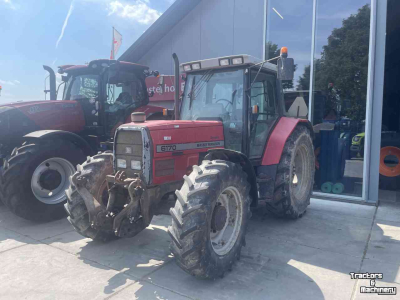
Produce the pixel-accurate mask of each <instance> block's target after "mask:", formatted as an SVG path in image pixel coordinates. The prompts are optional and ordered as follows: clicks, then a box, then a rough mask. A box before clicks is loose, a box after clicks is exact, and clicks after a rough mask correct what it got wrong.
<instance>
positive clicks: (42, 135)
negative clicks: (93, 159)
mask: <svg viewBox="0 0 400 300" xmlns="http://www.w3.org/2000/svg"><path fill="white" fill-rule="evenodd" d="M24 138H26V139H54V138H59V139H64V140H67V141H70V142H72V143H75V144H77V145H78V146H79V147H80V148H81V149H82V151H83V152H84V153H85V155H87V156H92V155H94V154H95V149H92V147H90V145H89V143H88V142H87V141H85V140H84V139H83V138H82V137H81V136H79V135H77V134H75V133H72V132H69V131H63V130H38V131H34V132H31V133H29V134H27V135H25V136H24Z"/></svg>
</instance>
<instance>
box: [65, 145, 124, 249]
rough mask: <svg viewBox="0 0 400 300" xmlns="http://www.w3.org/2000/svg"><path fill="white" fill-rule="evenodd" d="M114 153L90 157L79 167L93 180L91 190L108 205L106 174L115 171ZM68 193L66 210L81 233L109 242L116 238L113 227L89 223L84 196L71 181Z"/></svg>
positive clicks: (93, 238)
mask: <svg viewBox="0 0 400 300" xmlns="http://www.w3.org/2000/svg"><path fill="white" fill-rule="evenodd" d="M112 161H113V154H112V153H108V152H105V153H101V154H97V155H95V156H93V157H90V158H88V159H87V161H85V162H84V163H83V164H82V166H81V167H80V168H79V169H80V171H78V172H80V173H81V174H83V175H84V176H85V178H86V179H87V181H88V182H91V185H90V189H89V192H90V193H91V194H92V195H93V196H94V197H95V198H96V199H97V200H99V201H101V202H102V203H103V204H104V205H107V202H106V201H107V200H108V191H107V183H106V176H107V175H110V174H112V173H113V164H112ZM66 193H67V203H66V204H65V210H66V212H67V214H68V221H69V222H70V223H71V225H72V226H73V227H74V229H75V231H76V232H77V233H79V234H80V235H82V236H84V237H87V238H91V239H92V240H97V241H103V242H107V241H110V240H113V239H116V238H117V236H116V235H115V234H114V231H113V228H112V227H111V228H107V229H104V228H102V229H94V228H92V227H91V226H90V223H89V213H88V210H87V207H86V205H85V201H84V200H83V197H82V196H81V195H80V194H79V193H78V191H77V189H76V187H75V185H74V184H73V183H72V182H71V185H70V187H69V189H68V190H67V191H66Z"/></svg>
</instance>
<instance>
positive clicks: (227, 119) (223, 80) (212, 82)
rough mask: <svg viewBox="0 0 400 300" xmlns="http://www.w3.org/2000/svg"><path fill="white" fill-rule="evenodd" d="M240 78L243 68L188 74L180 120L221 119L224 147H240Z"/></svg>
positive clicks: (241, 101)
mask: <svg viewBox="0 0 400 300" xmlns="http://www.w3.org/2000/svg"><path fill="white" fill-rule="evenodd" d="M243 80H244V70H243V69H241V70H233V71H229V72H227V71H220V72H218V71H212V70H210V71H207V72H204V73H202V74H190V75H188V77H187V79H186V84H185V92H184V95H183V102H182V107H181V120H219V121H222V122H223V124H224V135H225V147H226V148H229V149H232V150H236V151H241V144H242V139H241V136H242V126H243Z"/></svg>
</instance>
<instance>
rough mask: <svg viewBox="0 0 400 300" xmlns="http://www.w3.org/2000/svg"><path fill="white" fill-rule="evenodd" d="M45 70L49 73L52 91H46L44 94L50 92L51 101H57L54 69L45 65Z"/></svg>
mask: <svg viewBox="0 0 400 300" xmlns="http://www.w3.org/2000/svg"><path fill="white" fill-rule="evenodd" d="M43 69H45V70H46V71H47V72H49V80H50V90H45V91H44V92H45V93H47V92H50V100H57V93H56V74H55V73H54V71H53V69H52V68H50V67H49V66H45V65H43Z"/></svg>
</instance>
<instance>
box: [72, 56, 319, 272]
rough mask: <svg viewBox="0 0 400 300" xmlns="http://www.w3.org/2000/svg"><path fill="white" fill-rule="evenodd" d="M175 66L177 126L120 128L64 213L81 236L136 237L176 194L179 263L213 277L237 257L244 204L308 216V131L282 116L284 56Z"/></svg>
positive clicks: (173, 211) (76, 181)
mask: <svg viewBox="0 0 400 300" xmlns="http://www.w3.org/2000/svg"><path fill="white" fill-rule="evenodd" d="M173 58H174V61H175V66H176V69H175V79H177V78H178V79H179V73H178V72H177V67H178V66H179V64H178V59H177V56H176V55H175V54H174V56H173ZM180 68H181V70H182V71H184V72H185V73H186V83H185V90H184V92H183V95H182V96H181V99H182V101H181V103H179V102H180V101H179V99H178V95H176V97H175V120H170V121H145V120H140V119H139V122H138V121H135V122H132V123H128V124H124V125H121V126H120V127H119V128H118V129H117V130H116V133H115V137H114V142H115V143H114V149H113V153H111V152H109V153H102V154H98V155H95V156H93V157H92V158H88V160H87V161H86V162H85V163H83V164H82V165H80V166H78V172H77V173H75V174H74V176H72V180H71V181H72V184H71V187H70V189H69V190H68V192H67V195H68V202H67V204H66V205H65V207H66V210H67V212H68V215H69V217H68V220H69V221H70V223H71V224H72V225H73V226H74V228H75V229H76V230H77V231H78V232H79V233H80V234H82V235H83V236H86V237H90V238H92V239H100V240H110V239H112V238H115V237H116V236H117V237H132V236H135V235H136V234H138V233H139V232H140V231H141V230H143V229H144V228H145V227H146V226H148V225H149V224H150V221H151V218H152V216H153V215H154V214H157V213H158V208H159V207H160V206H161V205H162V204H164V203H165V201H167V199H168V198H170V197H169V196H171V195H173V196H174V197H175V199H176V202H175V205H172V207H171V208H170V215H171V216H172V224H171V226H170V227H169V228H168V233H169V235H170V236H171V239H172V242H171V251H172V252H173V254H174V256H175V258H176V262H177V264H178V265H179V266H180V267H181V268H182V269H183V270H185V271H186V272H188V273H189V274H191V275H194V276H197V277H201V278H215V277H219V276H223V274H224V273H225V272H226V271H228V270H231V268H232V265H233V264H234V262H235V261H236V260H237V259H238V258H239V257H240V252H241V248H242V246H244V245H245V234H246V228H247V222H248V219H249V218H250V217H251V211H250V206H253V207H254V208H257V207H258V205H259V202H260V201H261V200H262V201H263V202H265V203H266V205H267V209H268V210H269V211H271V212H272V213H273V214H275V215H277V216H281V217H288V218H292V219H296V218H299V217H301V216H302V215H303V214H304V213H305V211H306V209H307V206H308V205H309V204H310V195H311V191H312V186H313V182H314V179H313V178H314V150H313V144H312V127H311V125H310V123H309V122H308V121H307V120H305V119H295V118H288V117H285V116H284V111H283V97H282V88H281V79H282V80H288V79H290V78H293V60H291V59H289V58H287V50H286V52H285V50H284V49H283V50H282V52H281V56H280V57H279V58H278V66H277V65H274V64H271V63H268V62H266V61H264V62H263V61H260V60H258V59H256V58H254V57H251V56H248V55H237V56H228V57H220V58H215V59H208V60H201V61H194V62H189V63H184V64H182V65H180ZM279 68H282V70H279ZM177 90H178V88H176V91H177ZM133 120H137V119H136V116H135V115H134V116H133ZM182 177H183V180H182Z"/></svg>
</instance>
